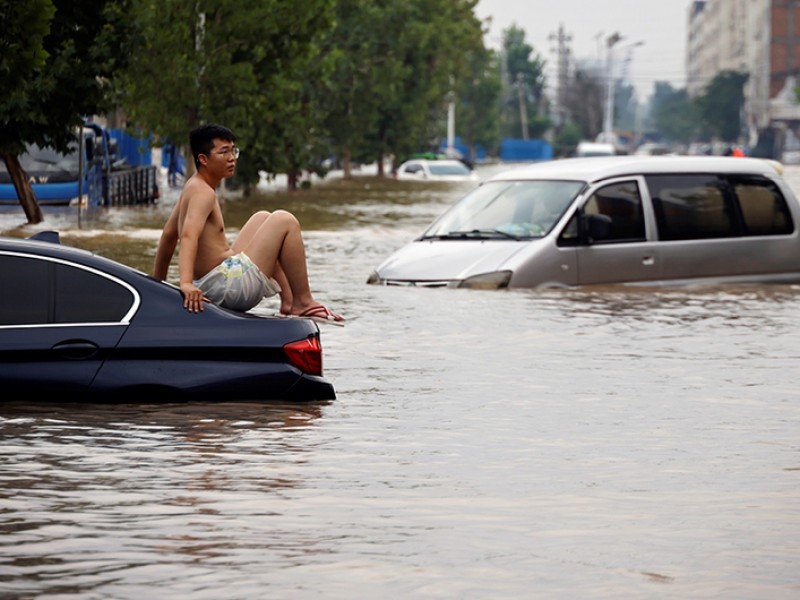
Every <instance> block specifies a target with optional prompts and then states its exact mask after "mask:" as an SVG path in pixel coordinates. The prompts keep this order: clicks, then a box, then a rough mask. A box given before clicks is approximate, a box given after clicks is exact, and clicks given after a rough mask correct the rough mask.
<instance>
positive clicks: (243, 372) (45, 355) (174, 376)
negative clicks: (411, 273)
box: [0, 232, 335, 402]
mask: <svg viewBox="0 0 800 600" xmlns="http://www.w3.org/2000/svg"><path fill="white" fill-rule="evenodd" d="M34 237H39V238H41V239H19V238H8V237H3V238H0V277H2V278H3V281H5V282H6V293H4V294H3V295H2V297H0V389H2V390H3V398H4V399H8V400H15V399H20V398H23V397H35V398H42V399H48V400H65V399H67V400H85V399H92V400H94V399H102V400H137V401H145V402H150V401H154V400H168V401H176V400H181V399H189V398H210V399H215V400H228V399H249V400H290V401H294V400H331V399H334V398H335V392H334V389H333V386H332V385H331V384H330V383H329V382H328V381H327V380H326V379H325V378H324V377H323V373H322V346H321V343H320V333H319V328H318V326H317V324H316V323H315V322H314V321H312V320H310V319H304V318H291V319H289V318H272V317H261V316H258V315H255V314H251V313H238V312H233V311H229V310H225V309H222V308H219V307H217V306H215V305H212V304H207V305H206V306H205V309H204V310H203V311H202V312H200V313H197V314H195V313H190V312H188V311H187V310H185V309H184V308H183V302H182V296H181V292H180V290H179V289H178V288H177V287H176V286H174V285H172V284H169V283H165V282H162V281H158V280H156V279H154V278H152V277H150V276H149V275H146V274H145V273H142V272H140V271H138V270H136V269H133V268H130V267H128V266H126V265H123V264H121V263H118V262H115V261H113V260H110V259H107V258H104V257H101V256H98V255H96V254H94V253H92V252H89V251H86V250H81V249H77V248H72V247H69V246H66V245H62V244H60V243H59V241H58V235H57V234H56V233H54V232H45V233H43V234H40V235H38V236H34Z"/></svg>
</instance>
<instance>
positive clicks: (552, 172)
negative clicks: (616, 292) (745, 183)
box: [487, 155, 782, 181]
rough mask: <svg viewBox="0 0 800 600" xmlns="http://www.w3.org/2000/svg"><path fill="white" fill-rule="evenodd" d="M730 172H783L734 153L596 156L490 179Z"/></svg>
mask: <svg viewBox="0 0 800 600" xmlns="http://www.w3.org/2000/svg"><path fill="white" fill-rule="evenodd" d="M667 173H681V174H687V173H729V174H744V175H771V176H779V175H781V174H782V167H781V165H780V163H778V162H777V161H772V160H767V159H761V158H739V157H730V156H635V155H625V156H595V157H591V158H564V159H558V160H552V161H542V162H537V163H533V164H528V165H523V166H520V167H517V168H514V169H509V170H508V171H503V172H502V173H498V174H497V175H495V176H493V177H491V178H489V179H488V180H487V181H518V180H525V179H559V180H574V181H600V180H603V179H608V178H610V177H623V176H626V175H637V174H650V175H653V174H667Z"/></svg>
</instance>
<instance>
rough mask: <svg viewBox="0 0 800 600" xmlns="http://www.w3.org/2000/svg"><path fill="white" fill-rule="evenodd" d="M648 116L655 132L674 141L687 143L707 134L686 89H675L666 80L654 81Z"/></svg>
mask: <svg viewBox="0 0 800 600" xmlns="http://www.w3.org/2000/svg"><path fill="white" fill-rule="evenodd" d="M650 118H651V121H652V124H653V128H654V129H655V130H656V131H657V132H659V133H661V134H662V135H663V136H664V137H666V138H667V139H669V140H672V141H675V142H683V143H688V142H690V141H692V140H693V139H702V138H704V137H706V136H707V134H708V133H707V131H704V130H703V127H702V123H701V120H700V115H699V113H698V111H697V105H696V104H695V103H694V102H692V100H691V99H690V98H689V94H688V92H687V91H686V89H685V88H684V89H675V88H673V87H672V86H671V85H670V84H669V83H666V82H656V86H655V93H654V94H653V97H652V99H651V100H650Z"/></svg>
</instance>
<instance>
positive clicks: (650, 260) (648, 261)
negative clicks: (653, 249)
mask: <svg viewBox="0 0 800 600" xmlns="http://www.w3.org/2000/svg"><path fill="white" fill-rule="evenodd" d="M642 264H643V265H644V266H645V267H652V266H653V265H654V264H656V259H655V257H653V256H644V257H642Z"/></svg>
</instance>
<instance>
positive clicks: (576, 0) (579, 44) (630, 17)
mask: <svg viewBox="0 0 800 600" xmlns="http://www.w3.org/2000/svg"><path fill="white" fill-rule="evenodd" d="M690 4H691V0H479V1H478V5H477V7H476V8H475V14H476V15H477V16H478V18H479V19H485V18H487V17H491V18H492V25H491V28H490V33H489V35H488V37H487V39H486V45H487V46H489V47H491V48H499V47H500V40H501V37H502V32H503V30H504V29H507V28H508V27H510V26H511V25H516V26H517V27H519V28H521V29H523V30H524V31H525V40H526V42H527V43H528V44H529V45H530V46H533V48H534V51H535V52H536V53H537V54H538V55H539V56H540V57H541V58H543V59H544V60H545V61H546V62H547V65H548V69H547V72H546V73H547V78H548V83H549V84H552V82H553V81H554V79H555V71H554V68H555V64H556V54H555V49H556V47H557V44H556V42H555V41H552V40H550V39H549V37H550V36H551V35H552V36H554V37H555V36H557V35H558V31H559V27H562V26H563V29H564V33H565V34H566V35H568V36H570V37H571V38H572V40H571V42H569V44H570V46H571V50H572V55H573V57H574V58H575V59H576V60H579V61H580V60H582V59H596V60H602V61H604V60H605V40H606V38H607V37H608V36H609V35H611V34H613V33H615V32H617V33H619V34H620V35H621V36H622V40H621V41H620V42H619V43H618V44H617V45H616V46H615V53H614V60H615V61H617V60H619V61H620V63H621V62H622V60H621V59H622V56H624V55H627V54H630V58H631V60H630V62H629V63H628V64H629V73H628V81H629V82H630V83H631V84H632V85H633V86H634V87H635V88H636V90H637V95H638V96H639V100H640V101H646V100H647V97H648V96H649V95H650V94H652V92H653V85H654V83H655V82H656V81H667V82H669V83H670V84H672V85H673V86H674V87H676V88H682V87H685V86H686V74H685V66H684V65H685V57H686V19H687V14H688V13H687V11H688V7H689V5H690ZM637 42H644V43H643V44H642V45H639V46H636V47H634V48H631V45H633V44H636V43H637ZM603 64H604V63H603Z"/></svg>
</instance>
